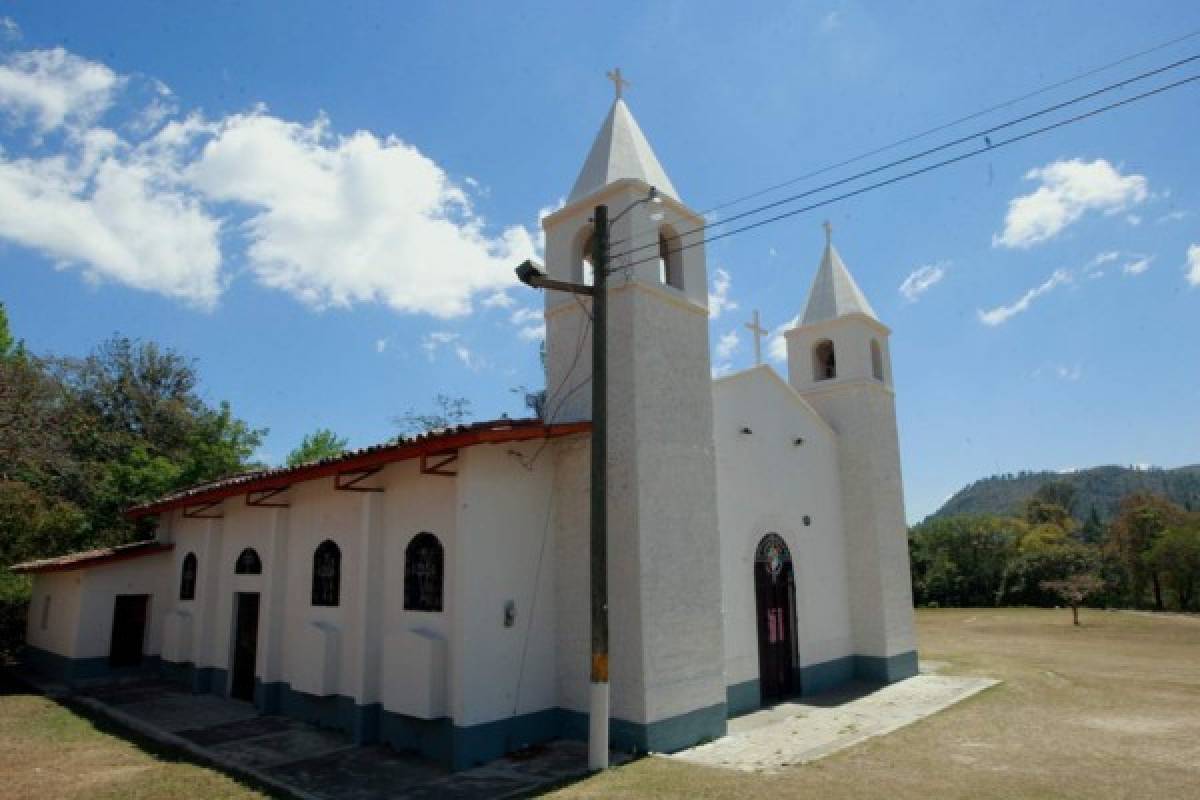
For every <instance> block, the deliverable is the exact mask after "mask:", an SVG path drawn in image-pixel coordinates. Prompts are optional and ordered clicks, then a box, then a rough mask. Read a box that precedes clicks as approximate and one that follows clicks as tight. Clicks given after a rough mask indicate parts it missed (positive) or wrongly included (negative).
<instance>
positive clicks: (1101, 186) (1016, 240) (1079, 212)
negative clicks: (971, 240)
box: [992, 158, 1148, 248]
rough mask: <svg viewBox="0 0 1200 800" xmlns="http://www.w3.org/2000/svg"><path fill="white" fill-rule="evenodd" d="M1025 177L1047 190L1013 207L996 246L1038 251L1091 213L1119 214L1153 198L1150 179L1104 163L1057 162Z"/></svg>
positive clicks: (1021, 199) (995, 238)
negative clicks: (1148, 181) (1126, 173)
mask: <svg viewBox="0 0 1200 800" xmlns="http://www.w3.org/2000/svg"><path fill="white" fill-rule="evenodd" d="M1025 178H1026V180H1036V181H1040V182H1041V186H1039V187H1038V188H1037V189H1036V190H1035V191H1034V192H1033V193H1032V194H1027V195H1022V196H1021V197H1016V198H1014V199H1013V200H1012V201H1011V202H1010V203H1009V206H1008V214H1007V216H1006V217H1005V220H1004V232H1003V233H1001V234H998V235H994V236H993V237H992V246H993V247H1010V248H1027V247H1032V246H1033V245H1035V244H1039V243H1041V242H1045V241H1047V240H1049V239H1052V238H1054V237H1055V236H1057V235H1058V234H1059V233H1060V232H1062V230H1063V229H1064V228H1066V227H1067V226H1068V225H1071V224H1072V223H1074V222H1076V221H1078V220H1079V219H1080V218H1081V217H1082V216H1083V215H1084V214H1085V213H1087V212H1088V211H1101V212H1103V213H1105V214H1114V213H1117V212H1120V211H1123V210H1125V209H1126V208H1128V207H1130V206H1133V205H1137V204H1138V203H1141V202H1143V201H1145V200H1146V198H1147V196H1148V188H1147V181H1146V178H1145V177H1144V176H1142V175H1122V174H1121V173H1120V171H1119V170H1117V169H1116V168H1114V167H1113V166H1112V165H1111V164H1109V163H1108V162H1107V161H1105V160H1104V159H1102V158H1098V159H1096V160H1095V161H1092V162H1085V161H1082V160H1080V159H1071V160H1069V161H1055V162H1052V163H1050V164H1047V165H1046V166H1044V167H1040V168H1038V169H1032V170H1030V171H1029V172H1028V173H1026V175H1025Z"/></svg>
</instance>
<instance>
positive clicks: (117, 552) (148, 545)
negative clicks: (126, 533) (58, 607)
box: [9, 539, 175, 573]
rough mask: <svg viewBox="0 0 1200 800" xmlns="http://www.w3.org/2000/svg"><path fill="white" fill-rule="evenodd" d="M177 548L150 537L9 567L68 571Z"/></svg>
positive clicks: (24, 569) (37, 570)
mask: <svg viewBox="0 0 1200 800" xmlns="http://www.w3.org/2000/svg"><path fill="white" fill-rule="evenodd" d="M174 549H175V545H173V544H170V543H164V542H159V541H155V540H154V539H150V540H148V541H144V542H134V543H133V544H119V545H116V546H114V547H100V548H97V549H95V550H85V551H83V552H82V553H68V554H67V555H65V556H56V557H55V558H41V559H38V560H37V561H26V562H25V563H23V564H14V565H13V566H11V567H9V569H10V570H12V571H13V572H22V573H36V572H67V571H70V570H73V569H85V568H87V567H95V566H98V565H100V564H110V563H112V562H114V561H125V560H127V559H130V558H140V557H142V556H152V555H156V554H158V553H167V552H170V551H171V550H174Z"/></svg>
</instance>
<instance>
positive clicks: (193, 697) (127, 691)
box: [56, 681, 628, 800]
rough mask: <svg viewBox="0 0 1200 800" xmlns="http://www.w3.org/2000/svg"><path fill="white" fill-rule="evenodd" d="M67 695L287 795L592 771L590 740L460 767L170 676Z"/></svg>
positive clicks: (472, 787) (433, 790)
mask: <svg viewBox="0 0 1200 800" xmlns="http://www.w3.org/2000/svg"><path fill="white" fill-rule="evenodd" d="M56 694H60V695H63V694H64V693H61V692H59V693H56ZM69 696H70V699H71V700H72V701H73V702H76V703H79V704H81V705H84V706H86V707H88V708H90V709H92V710H94V711H96V712H97V713H100V714H102V715H104V716H106V717H108V718H110V719H112V720H114V721H115V722H117V723H119V724H121V725H122V726H124V727H126V728H129V729H130V730H133V731H134V732H136V733H138V734H141V735H142V736H145V737H147V738H149V739H152V740H154V741H157V742H160V743H163V744H166V745H168V746H171V747H175V748H178V749H180V750H183V751H185V752H187V753H190V754H191V755H193V756H194V757H196V758H197V759H199V760H201V761H203V762H206V763H211V764H213V765H214V766H216V767H217V768H219V769H222V770H224V771H227V772H231V773H233V774H236V775H241V776H244V777H248V778H251V779H253V780H255V781H257V782H259V783H261V784H263V785H265V786H266V787H268V788H269V789H271V790H273V791H274V792H275V793H278V794H279V795H281V796H287V797H298V798H304V799H305V800H326V799H327V798H328V799H329V800H333V798H337V800H368V799H371V800H374V799H375V798H400V797H403V798H450V799H452V800H458V799H461V800H474V799H475V798H508V797H523V796H527V795H529V794H532V793H534V792H536V791H538V790H539V789H541V788H547V787H549V786H551V785H553V784H557V783H561V782H564V781H568V780H570V779H572V778H576V777H583V776H584V775H585V774H586V772H587V746H586V745H585V744H584V743H582V742H566V741H562V742H553V743H551V744H548V745H546V746H543V747H537V748H533V749H532V750H531V751H529V752H527V753H523V754H519V755H518V754H514V755H510V756H508V757H506V758H501V759H497V760H496V761H493V762H491V763H489V764H485V765H483V766H481V767H476V768H475V769H471V770H466V771H463V772H457V773H455V772H450V771H448V770H446V769H444V768H443V767H440V766H438V765H437V764H435V763H433V762H431V761H429V760H427V759H423V758H419V757H417V756H412V755H405V754H401V753H397V752H395V751H393V750H391V749H390V748H387V747H383V746H366V747H364V746H357V745H355V744H354V743H353V742H351V741H350V739H349V738H348V737H346V736H345V735H343V734H341V733H337V732H334V731H330V730H324V729H321V728H317V727H315V726H313V725H309V724H306V723H303V722H298V721H296V720H293V719H289V718H287V717H281V716H269V715H268V716H262V715H259V713H258V711H257V710H256V709H255V708H254V707H253V706H252V705H250V704H249V703H242V702H239V701H236V700H228V699H225V698H221V697H216V696H214V695H207V694H192V693H190V692H188V691H187V690H185V689H183V688H181V687H179V686H177V685H175V684H171V683H166V682H160V681H141V682H137V683H128V684H123V685H114V686H107V687H100V688H93V689H88V690H83V691H78V692H73V693H70V695H69ZM612 758H613V763H614V764H618V763H623V762H624V761H627V760H628V759H627V757H624V756H621V755H619V754H616V753H614V754H613V756H612Z"/></svg>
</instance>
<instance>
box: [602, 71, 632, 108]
mask: <svg viewBox="0 0 1200 800" xmlns="http://www.w3.org/2000/svg"><path fill="white" fill-rule="evenodd" d="M604 76H605V77H606V78H608V79H609V80H610V81H612V82H613V87H614V88H615V89H616V90H617V99H618V100H620V99H621V90H622V89H624V88H625V87H626V86H631V85H632V84H631V83H630V82H629V81H627V80H625V79H624V78H623V77H621V68H620V67H616V68H615V69H610V70H609V71H608V72H606V73H604Z"/></svg>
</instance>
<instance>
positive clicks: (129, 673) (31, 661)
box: [22, 645, 162, 687]
mask: <svg viewBox="0 0 1200 800" xmlns="http://www.w3.org/2000/svg"><path fill="white" fill-rule="evenodd" d="M22 660H23V661H24V663H25V665H26V666H28V667H29V668H31V669H33V670H34V671H36V672H38V673H40V674H42V675H45V676H46V677H47V678H51V679H53V680H56V681H58V682H60V683H64V684H66V685H67V686H71V687H75V686H81V685H83V684H87V683H94V682H100V681H105V680H111V679H120V678H136V677H139V676H142V675H157V674H159V672H160V671H161V669H162V662H161V659H159V657H158V656H145V657H143V658H142V663H141V664H139V665H137V666H135V667H112V666H110V665H109V663H108V659H107V658H106V657H104V656H101V657H99V658H68V657H66V656H62V655H59V654H58V653H52V652H50V651H49V650H42V649H41V648H39V647H32V646H29V645H26V647H25V650H24V652H23V654H22Z"/></svg>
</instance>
